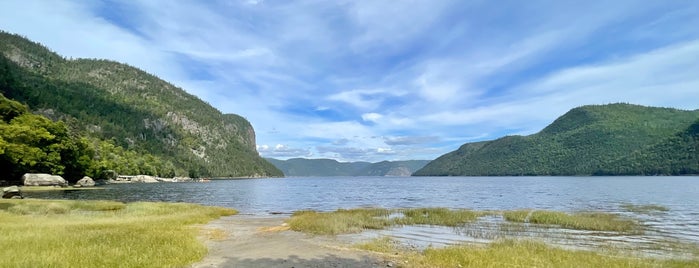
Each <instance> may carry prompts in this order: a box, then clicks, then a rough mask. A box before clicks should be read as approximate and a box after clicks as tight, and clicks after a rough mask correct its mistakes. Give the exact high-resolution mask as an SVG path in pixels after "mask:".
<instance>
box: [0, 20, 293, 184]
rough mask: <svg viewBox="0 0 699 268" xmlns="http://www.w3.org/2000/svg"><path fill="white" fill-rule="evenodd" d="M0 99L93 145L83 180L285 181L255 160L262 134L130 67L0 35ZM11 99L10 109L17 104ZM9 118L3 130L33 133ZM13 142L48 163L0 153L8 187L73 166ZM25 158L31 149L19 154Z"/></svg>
mask: <svg viewBox="0 0 699 268" xmlns="http://www.w3.org/2000/svg"><path fill="white" fill-rule="evenodd" d="M76 42H79V40H76ZM0 93H1V94H2V95H4V96H5V97H7V98H8V99H10V100H12V101H17V102H20V103H22V104H23V105H26V106H27V107H28V108H29V109H30V110H31V112H32V113H34V114H37V115H40V116H43V117H46V118H49V119H51V120H52V121H62V122H64V123H65V124H66V125H67V126H68V129H69V130H70V132H71V133H70V135H67V136H68V137H73V136H75V137H81V138H79V139H77V141H76V142H77V143H78V144H80V146H82V147H86V148H84V149H85V150H83V151H84V153H85V154H84V155H80V157H82V158H81V160H80V161H81V164H80V165H81V167H82V168H81V169H84V173H89V174H91V175H95V176H98V175H99V173H100V172H101V171H105V170H114V171H116V172H117V173H120V174H146V175H157V176H168V177H171V176H192V177H200V176H207V177H268V176H282V173H281V171H279V170H278V169H277V168H275V167H274V166H273V165H271V164H270V163H268V162H267V161H265V160H264V159H262V158H261V157H260V156H259V155H258V153H257V151H256V148H255V131H254V129H253V128H252V125H251V124H250V122H248V121H247V120H246V119H245V118H243V117H241V116H238V115H235V114H223V113H221V112H220V111H218V110H217V109H215V108H214V107H212V106H211V105H209V104H208V103H206V102H204V101H202V100H201V99H199V98H197V97H196V96H193V95H191V94H189V93H187V92H185V91H184V90H182V89H181V88H178V87H176V86H174V85H172V84H170V83H168V82H166V81H163V80H161V79H159V78H158V77H155V76H153V75H151V74H148V73H146V72H144V71H142V70H139V69H136V68H134V67H131V66H129V65H125V64H122V63H118V62H113V61H108V60H98V59H66V58H63V57H62V56H60V55H58V54H56V53H54V52H52V51H50V50H49V49H48V48H46V47H44V46H42V45H40V44H38V43H34V42H32V41H30V40H27V39H26V38H24V37H21V36H19V35H14V34H9V33H5V32H2V31H0ZM10 100H7V101H5V102H6V103H8V105H10V104H11V105H15V104H13V102H11V101H10ZM13 107H14V106H13ZM13 109H14V108H13ZM17 109H19V110H17ZM17 109H15V110H17V111H19V112H22V111H23V108H17ZM19 112H16V113H19ZM10 120H12V118H9V117H8V118H7V119H6V121H5V122H2V123H3V124H8V127H10V126H11V127H12V128H15V129H20V128H21V127H26V126H22V125H21V124H23V123H22V122H25V123H26V121H27V120H25V121H22V122H20V121H18V120H15V121H14V122H10ZM37 120H39V119H37ZM35 121H36V120H35ZM39 121H40V120H39ZM37 122H38V121H37ZM7 134H8V135H9V134H11V133H9V132H8V133H7ZM6 138H7V139H10V140H9V145H7V146H10V147H8V148H19V147H20V146H27V148H34V149H32V150H34V151H36V152H37V155H36V157H37V159H38V160H37V161H39V162H42V163H38V162H37V161H34V162H37V163H34V162H32V163H29V162H28V161H21V160H17V159H21V158H22V157H20V156H18V155H9V154H8V152H5V153H3V154H0V166H1V167H2V168H3V173H11V174H4V175H5V176H9V177H12V178H10V179H19V178H18V177H17V174H18V173H21V172H58V173H62V172H63V169H61V168H56V165H59V166H60V165H63V164H65V163H63V164H61V163H58V162H60V161H66V159H65V157H63V158H61V157H56V154H55V153H56V152H49V151H47V149H46V148H45V147H46V146H45V145H46V141H44V142H43V144H42V143H41V142H38V143H36V144H26V143H25V141H26V139H24V140H22V139H20V138H19V137H16V136H12V137H10V136H8V137H6ZM0 140H2V137H0ZM6 141H7V140H6ZM0 149H1V148H0ZM42 150H43V151H42ZM39 151H42V152H40V153H39ZM1 152H2V150H0V153H1ZM11 152H15V151H11ZM23 152H28V151H27V150H17V151H16V153H18V154H23ZM63 154H65V153H63ZM20 166H22V167H20ZM10 168H11V169H12V170H13V171H12V172H9V171H8V169H10ZM86 175H87V174H86Z"/></svg>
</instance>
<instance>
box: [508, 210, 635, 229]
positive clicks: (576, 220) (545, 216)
mask: <svg viewBox="0 0 699 268" xmlns="http://www.w3.org/2000/svg"><path fill="white" fill-rule="evenodd" d="M503 217H504V218H505V220H507V221H510V222H529V223H537V224H550V225H557V226H560V227H562V228H567V229H576V230H590V231H613V232H624V233H634V232H639V231H640V230H641V226H640V225H639V224H638V223H637V222H635V221H633V220H630V219H624V218H621V217H620V216H618V215H616V214H611V213H604V212H579V213H573V214H569V213H565V212H560V211H548V210H534V211H532V210H515V211H506V212H503Z"/></svg>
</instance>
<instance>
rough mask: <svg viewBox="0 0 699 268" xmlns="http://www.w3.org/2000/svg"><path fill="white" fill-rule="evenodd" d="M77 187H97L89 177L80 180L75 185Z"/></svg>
mask: <svg viewBox="0 0 699 268" xmlns="http://www.w3.org/2000/svg"><path fill="white" fill-rule="evenodd" d="M75 186H76V187H93V186H95V181H94V180H93V179H92V178H90V177H88V176H85V177H83V178H82V179H80V180H79V181H78V182H76V183H75Z"/></svg>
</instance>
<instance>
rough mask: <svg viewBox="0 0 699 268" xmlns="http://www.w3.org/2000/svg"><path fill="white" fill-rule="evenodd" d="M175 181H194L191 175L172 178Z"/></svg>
mask: <svg viewBox="0 0 699 268" xmlns="http://www.w3.org/2000/svg"><path fill="white" fill-rule="evenodd" d="M172 180H173V181H174V182H191V181H193V180H192V178H190V177H174V178H172Z"/></svg>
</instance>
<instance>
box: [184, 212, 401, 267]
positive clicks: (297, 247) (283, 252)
mask: <svg viewBox="0 0 699 268" xmlns="http://www.w3.org/2000/svg"><path fill="white" fill-rule="evenodd" d="M284 219H286V217H283V216H246V215H236V216H230V217H224V218H221V219H218V220H215V221H212V222H210V223H208V224H206V225H204V226H203V227H202V230H203V231H202V235H201V239H203V240H204V243H205V244H206V246H207V247H208V249H209V253H208V255H207V256H206V257H204V259H203V260H202V261H201V262H198V263H195V264H194V265H192V267H194V268H201V267H286V268H289V267H296V268H299V267H390V266H393V262H392V261H391V260H389V259H387V258H385V257H384V256H380V255H378V254H376V253H372V252H367V251H362V250H359V249H355V248H353V247H352V245H351V244H350V243H348V242H342V241H340V240H338V239H336V238H334V237H331V236H312V235H307V234H303V233H299V232H295V231H291V230H289V229H288V227H286V225H285V224H284Z"/></svg>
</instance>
